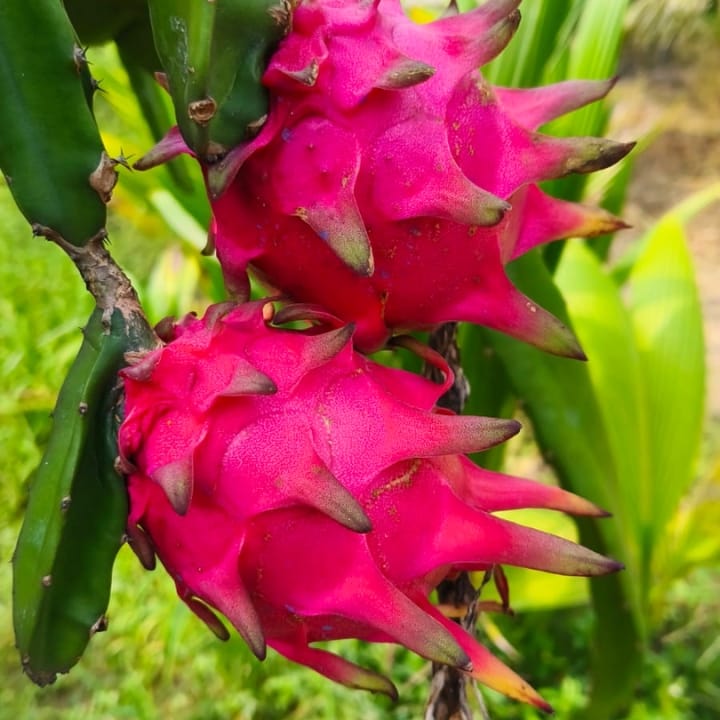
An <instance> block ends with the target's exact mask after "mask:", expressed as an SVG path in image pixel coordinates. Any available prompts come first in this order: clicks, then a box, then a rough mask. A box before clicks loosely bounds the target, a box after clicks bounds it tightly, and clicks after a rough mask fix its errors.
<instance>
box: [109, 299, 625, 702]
mask: <svg viewBox="0 0 720 720" xmlns="http://www.w3.org/2000/svg"><path fill="white" fill-rule="evenodd" d="M303 316H306V317H308V318H309V319H310V320H311V322H309V323H308V322H306V323H304V325H305V327H304V329H293V330H291V329H285V328H281V327H277V325H276V324H277V323H280V322H283V321H285V320H290V319H292V320H294V321H297V320H299V319H301V318H302V317H303ZM273 323H276V324H273ZM166 330H167V328H166ZM352 332H353V327H352V326H351V325H345V326H343V325H340V324H339V323H337V322H333V320H332V318H331V316H329V315H328V314H327V313H325V312H312V311H310V310H308V308H307V307H304V306H300V307H294V306H288V307H286V308H284V309H282V310H280V311H278V312H277V313H275V311H274V307H273V305H272V304H271V303H268V302H265V301H259V302H253V303H248V304H244V305H233V304H231V303H226V304H223V305H218V306H214V307H211V308H210V309H209V310H208V311H207V313H206V315H205V317H204V318H203V319H201V320H200V319H197V318H195V317H193V316H188V317H187V318H186V319H185V320H183V321H182V322H180V323H179V324H177V325H175V326H173V327H172V329H171V331H170V333H169V335H167V336H166V337H168V338H169V342H168V344H167V345H166V346H164V347H162V348H160V349H157V350H155V351H153V352H151V353H149V354H147V355H145V356H143V357H142V358H139V359H138V360H139V361H138V362H136V364H134V365H133V366H132V367H130V368H128V369H126V370H124V371H123V372H122V374H123V376H124V383H125V391H126V408H125V412H126V417H125V421H124V423H123V425H122V427H121V431H120V448H121V453H122V462H123V463H124V465H125V469H126V471H127V472H128V474H129V492H130V516H129V526H128V535H129V537H130V541H131V544H132V545H133V547H134V548H135V549H136V551H137V552H138V554H139V555H140V556H141V558H142V559H143V561H144V563H145V564H146V565H147V566H151V565H152V563H153V560H154V556H153V551H154V552H156V553H157V555H158V557H159V558H160V560H161V561H162V563H163V564H164V565H165V567H166V569H167V571H168V573H169V574H170V575H171V576H172V578H173V579H174V581H175V583H176V587H177V591H178V594H179V595H180V597H181V598H182V599H183V600H184V601H185V602H186V603H187V604H188V605H189V607H190V608H191V609H192V610H193V611H194V612H195V613H197V615H199V616H200V617H201V618H202V619H203V620H205V621H206V622H207V623H208V624H209V625H210V627H211V628H212V629H213V630H214V631H215V632H216V633H217V634H218V635H219V636H220V637H227V630H226V629H225V627H224V625H223V624H222V622H221V621H220V620H219V619H218V618H217V617H216V616H215V614H214V613H213V612H212V610H211V608H213V609H215V610H217V611H219V612H220V613H222V615H224V616H225V617H226V618H227V619H228V620H229V621H230V622H231V623H232V625H233V626H234V627H235V628H236V629H237V631H238V632H239V633H240V634H241V635H242V637H243V638H244V639H245V640H246V641H247V643H248V644H249V646H250V647H251V648H252V650H253V651H254V652H255V654H256V655H258V656H259V657H261V658H262V657H263V656H264V655H265V652H266V645H269V646H270V647H272V648H274V649H276V650H277V651H278V652H280V653H282V654H283V655H285V656H286V657H288V658H290V659H291V660H294V661H296V662H299V663H302V664H305V665H308V666H309V667H311V668H313V669H315V670H317V671H318V672H320V673H322V674H323V675H326V676H327V677H329V678H331V679H333V680H335V681H337V682H340V683H343V684H345V685H348V686H350V687H358V688H365V689H368V690H372V691H378V692H384V693H386V694H388V695H390V696H395V694H396V691H395V688H394V686H393V685H392V683H391V682H390V681H389V680H387V679H386V678H384V677H382V676H380V675H378V674H376V673H375V672H371V671H369V670H366V669H364V668H361V667H358V666H356V665H354V664H352V663H350V662H349V661H347V660H344V659H343V658H341V657H339V656H337V655H334V654H331V653H329V652H328V651H326V650H324V649H321V648H318V647H315V646H314V645H313V643H316V642H321V641H325V640H332V639H342V638H360V639H363V640H366V641H371V642H393V643H399V644H401V645H404V646H406V647H407V648H410V649H411V650H413V651H414V652H416V653H418V654H420V655H422V656H423V657H426V658H429V659H431V660H433V661H435V662H438V663H444V664H447V665H451V666H453V667H457V668H460V669H461V670H463V671H465V672H467V673H469V674H470V675H472V676H473V677H474V678H477V679H478V680H480V681H481V682H483V683H485V684H486V685H488V686H490V687H493V688H495V689H497V690H499V691H501V692H504V693H506V694H507V695H509V696H512V697H514V698H518V699H520V700H524V701H527V702H530V703H533V704H535V705H537V706H538V707H543V708H547V707H548V706H547V704H546V703H545V702H544V701H543V700H542V699H541V698H540V697H539V696H538V695H537V694H536V693H535V692H534V691H533V690H532V689H531V688H530V687H529V686H528V685H527V684H526V683H525V682H524V681H523V680H522V679H521V678H520V677H519V676H517V675H516V674H515V673H514V672H513V671H511V670H510V669H508V668H507V667H505V666H504V665H503V664H502V663H500V662H499V661H498V660H496V659H495V658H494V657H493V656H492V655H491V654H490V653H489V652H488V651H487V650H486V649H485V648H484V647H483V646H482V645H481V644H479V643H478V642H477V641H476V640H475V639H474V638H473V637H472V636H471V635H470V634H468V633H466V632H465V631H464V630H463V629H461V628H460V626H459V625H457V624H455V623H454V622H452V621H450V620H449V619H447V618H445V617H444V616H443V615H442V614H441V613H440V612H439V611H438V609H437V608H435V607H434V606H433V605H431V604H430V603H429V602H428V599H427V598H428V594H429V593H430V591H431V590H432V589H434V588H435V587H436V585H437V584H438V583H439V582H440V581H442V580H443V579H445V578H447V577H449V576H452V574H453V573H456V572H457V571H460V570H470V571H473V570H476V571H477V570H479V571H483V570H488V569H491V568H492V567H493V566H495V565H497V564H501V563H507V564H511V565H518V566H523V567H528V568H535V569H538V570H544V571H548V572H554V573H561V574H569V575H598V574H603V573H607V572H610V571H613V570H616V569H618V567H619V565H618V563H616V562H614V561H612V560H609V559H607V558H604V557H602V556H600V555H598V554H596V553H594V552H592V551H590V550H587V549H585V548H583V547H581V546H578V545H576V544H574V543H572V542H569V541H567V540H564V539H561V538H559V537H555V536H552V535H548V534H545V533H542V532H540V531H537V530H532V529H530V528H526V527H523V526H521V525H517V524H514V523H512V522H510V521H508V520H506V519H501V518H498V517H496V516H494V515H493V514H492V513H493V512H494V511H498V510H509V509H515V508H520V507H541V508H553V509H558V510H563V511H567V512H572V513H576V514H585V515H602V511H600V510H599V509H598V508H597V507H596V506H595V505H593V504H592V503H590V502H587V501H585V500H583V499H581V498H579V497H577V496H575V495H572V494H570V493H568V492H565V491H563V490H561V489H559V488H557V487H550V486H546V485H542V484H539V483H534V482H532V481H529V480H524V479H521V478H516V477H511V476H508V475H502V474H499V473H494V472H489V471H486V470H483V469H481V468H479V467H477V466H475V465H474V464H473V463H472V462H470V461H469V460H468V459H467V458H466V457H465V456H464V453H469V452H475V451H478V450H482V449H484V448H487V447H489V446H491V445H494V444H496V443H499V442H502V441H503V440H505V439H506V438H508V437H509V436H511V435H513V434H515V433H516V432H517V430H518V427H519V426H518V423H516V422H515V421H513V420H497V419H492V418H483V417H472V416H456V415H453V414H449V413H448V412H447V411H443V410H440V409H438V408H436V407H435V402H436V400H437V399H438V397H439V396H440V395H441V394H442V393H443V392H444V391H445V390H446V389H447V387H448V384H449V383H451V382H452V377H451V373H450V371H449V370H448V368H447V366H446V365H445V364H444V361H443V360H442V358H440V357H439V356H438V357H435V358H433V357H432V356H431V359H432V360H433V362H435V363H436V364H437V366H438V367H439V368H440V369H442V370H444V373H445V377H446V381H445V383H443V384H441V385H439V384H436V383H433V382H431V381H429V380H427V379H424V378H422V377H419V376H416V375H413V374H411V373H408V372H406V371H404V370H397V369H393V368H389V367H385V366H383V365H380V364H377V363H375V362H373V361H372V360H370V359H368V358H366V357H365V356H363V355H361V354H360V353H358V352H357V351H355V350H354V349H353V347H352V342H351V336H352Z"/></svg>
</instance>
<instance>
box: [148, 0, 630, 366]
mask: <svg viewBox="0 0 720 720" xmlns="http://www.w3.org/2000/svg"><path fill="white" fill-rule="evenodd" d="M518 5H519V0H490V1H489V2H487V3H485V4H483V5H482V6H481V7H479V8H477V9H476V10H473V11H471V12H468V13H462V14H458V15H454V16H450V17H445V18H442V19H439V20H436V21H435V22H432V23H429V24H427V25H418V24H415V23H413V22H412V21H410V20H409V19H408V18H407V17H406V16H405V15H404V14H403V12H402V9H401V8H400V4H399V2H398V0H379V1H377V0H376V1H375V2H357V1H356V0H302V1H301V2H300V3H299V4H298V5H297V7H296V8H295V10H294V13H293V21H292V29H291V31H290V32H289V34H288V35H287V37H286V38H285V39H284V40H283V41H282V43H281V44H280V47H279V48H278V50H277V52H276V53H275V54H274V56H273V57H272V59H271V61H270V64H269V66H268V68H267V71H266V73H265V75H264V78H263V82H264V84H265V85H266V86H267V88H268V91H269V93H270V101H271V107H270V112H269V116H268V119H267V122H266V123H265V125H264V126H263V128H262V130H261V131H260V133H259V134H258V135H257V137H255V138H254V139H252V140H249V141H248V142H246V143H244V144H242V145H241V146H239V147H238V148H235V149H234V150H233V151H231V152H230V154H229V155H228V156H227V157H226V158H225V159H224V160H223V161H222V162H219V163H217V164H215V165H212V166H208V167H205V168H204V171H205V174H206V179H207V183H208V190H209V193H210V197H211V201H212V209H213V214H214V219H213V223H212V228H211V231H212V234H213V236H214V240H215V244H216V248H217V253H218V257H219V259H220V262H221V264H222V266H223V269H224V273H225V277H226V279H227V282H228V285H229V287H231V288H233V289H234V290H235V291H237V293H238V296H239V297H242V295H243V293H244V291H245V288H246V287H247V279H246V273H247V270H248V267H249V266H250V267H252V268H253V270H254V272H255V273H256V274H257V275H258V276H260V277H261V278H262V279H263V280H264V281H265V282H266V284H267V285H268V286H270V287H272V288H278V289H280V290H281V291H282V292H283V293H286V294H287V295H288V296H290V297H291V298H293V299H294V300H296V301H300V302H309V303H317V304H320V305H322V306H323V307H325V308H327V309H328V310H330V311H331V312H333V313H334V314H335V315H337V316H338V317H341V318H342V319H344V320H346V321H352V322H354V323H355V324H356V332H355V339H354V342H355V344H356V347H358V348H359V349H360V350H363V351H372V350H375V349H377V348H379V347H381V346H382V345H383V344H384V343H385V342H386V341H387V339H388V337H389V336H390V335H391V334H392V333H394V332H395V331H396V330H408V329H422V328H428V327H431V326H434V325H436V324H439V323H442V322H446V321H459V320H465V321H470V322H474V323H479V324H482V325H485V326H488V327H491V328H495V329H497V330H500V331H503V332H505V333H508V334H510V335H512V336H514V337H516V338H519V339H521V340H524V341H526V342H529V343H532V344H534V345H536V346H538V347H540V348H543V349H544V350H547V351H548V352H552V353H556V354H559V355H566V356H571V357H582V351H581V350H580V348H579V346H578V344H577V341H576V339H575V338H574V336H573V334H572V332H571V331H570V330H569V329H568V328H567V327H565V326H564V325H563V324H562V323H561V322H560V321H559V320H557V319H556V318H555V317H553V316H552V315H550V314H549V313H548V312H546V311H545V310H543V309H542V308H540V307H538V306H537V305H536V304H535V303H534V302H533V301H532V300H530V299H529V298H527V297H526V296H524V295H523V294H522V293H520V292H519V291H518V290H517V289H516V288H515V287H514V286H513V285H512V283H511V282H510V280H509V279H508V277H507V275H506V273H505V265H506V263H507V262H509V261H510V260H512V259H514V258H516V257H518V256H519V255H521V254H523V253H525V252H527V251H528V250H530V249H532V248H534V247H536V246H538V245H541V244H543V243H547V242H549V241H552V240H556V239H559V238H565V237H569V236H586V237H590V236H593V235H597V234H601V233H606V232H612V231H614V230H617V229H619V228H621V227H623V223H622V222H621V221H620V220H618V219H617V218H616V217H614V216H612V215H610V214H609V213H607V212H606V211H604V210H601V209H598V208H591V207H586V206H583V205H579V204H575V203H570V202H566V201H562V200H558V199H554V198H552V197H550V196H549V195H547V194H546V193H544V192H543V191H542V190H540V189H539V187H538V185H537V183H538V182H539V181H542V180H547V179H552V178H558V177H562V176H564V175H567V174H569V173H587V172H591V171H594V170H597V169H600V168H603V167H606V166H608V165H611V164H613V163H615V162H616V161H618V160H619V159H620V158H622V157H623V156H624V155H625V154H626V153H627V152H628V151H629V150H630V148H631V147H632V145H631V144H621V143H616V142H613V141H610V140H603V139H598V138H555V137H551V136H547V135H543V134H541V133H538V132H537V128H538V127H539V126H540V125H542V124H543V123H546V122H548V121H549V120H552V119H553V118H555V117H558V116H560V115H562V114H564V113H567V112H569V111H571V110H574V109H576V108H578V107H581V106H583V105H586V104H587V103H590V102H592V101H595V100H598V99H599V98H601V97H603V96H604V95H605V94H606V93H607V91H608V90H609V89H610V87H611V85H612V82H599V81H569V82H564V83H560V84H556V85H552V86H548V87H543V88H532V89H523V90H520V89H505V88H500V87H493V86H491V85H490V84H489V83H487V82H486V81H485V80H484V79H483V77H482V74H481V73H480V71H479V70H478V69H477V68H479V67H480V66H481V65H483V64H485V63H486V62H488V61H489V60H491V59H492V58H493V57H495V56H496V55H497V54H498V53H499V52H500V51H501V50H502V49H503V48H504V46H505V45H506V43H507V42H508V41H509V40H510V38H511V37H512V34H513V32H514V31H515V29H516V27H517V25H518V22H519V12H518V10H517V6H518ZM161 146H162V147H161V148H159V149H158V153H159V154H161V155H162V154H163V148H164V153H165V156H169V155H171V154H173V153H174V152H178V151H181V150H182V149H183V146H182V143H181V142H178V135H177V132H176V131H173V132H171V134H170V135H169V136H168V138H166V140H165V141H163V143H161ZM151 155H152V153H151ZM148 164H152V160H148V161H147V162H146V166H147V165H148Z"/></svg>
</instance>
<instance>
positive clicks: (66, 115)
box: [0, 0, 116, 246]
mask: <svg viewBox="0 0 720 720" xmlns="http://www.w3.org/2000/svg"><path fill="white" fill-rule="evenodd" d="M88 83H89V74H88V72H87V67H86V59H85V57H84V53H83V52H82V50H81V48H80V46H79V44H78V42H77V40H76V37H75V34H74V31H73V28H72V25H71V24H70V21H69V20H68V16H67V14H66V13H65V11H64V9H63V6H62V3H61V2H59V1H58V0H5V1H4V2H2V3H0V97H2V105H3V112H2V113H0V169H2V172H3V174H4V175H5V178H6V180H7V183H8V185H9V187H10V190H11V192H12V194H13V197H14V198H15V202H16V203H17V204H18V207H19V208H20V210H21V211H22V213H23V215H25V217H26V218H27V219H28V221H29V222H30V223H31V224H32V225H33V226H36V227H37V228H38V229H39V231H40V232H44V231H45V230H44V229H46V228H49V229H50V231H52V233H54V234H57V235H60V236H61V237H62V238H64V239H65V240H66V241H67V242H69V243H71V244H72V245H77V246H81V245H85V244H86V243H87V242H88V240H90V238H92V237H93V236H95V235H97V234H98V232H100V231H101V230H102V229H103V228H104V226H105V217H106V211H105V202H106V201H107V199H108V198H109V194H110V192H111V190H112V187H113V185H114V182H115V178H116V173H115V170H114V167H113V163H112V161H110V160H109V158H108V157H107V155H106V154H105V152H104V148H103V144H102V140H101V138H100V134H99V132H98V129H97V126H96V125H95V120H94V118H93V114H92V110H91V108H90V107H89V104H88V98H87V97H86V93H88V92H89V94H90V95H91V94H92V87H90V86H89V85H88Z"/></svg>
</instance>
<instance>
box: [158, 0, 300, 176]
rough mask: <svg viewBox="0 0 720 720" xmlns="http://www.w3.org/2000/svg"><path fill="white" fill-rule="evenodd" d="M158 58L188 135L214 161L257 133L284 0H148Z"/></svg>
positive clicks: (284, 15) (285, 17)
mask: <svg viewBox="0 0 720 720" xmlns="http://www.w3.org/2000/svg"><path fill="white" fill-rule="evenodd" d="M149 6H150V17H151V22H152V28H153V35H154V37H155V46H156V48H157V51H158V54H159V56H160V60H161V62H162V64H163V68H164V70H165V73H166V74H167V78H168V84H169V89H170V94H171V96H172V99H173V104H174V106H175V112H176V115H177V120H178V125H179V126H180V130H181V132H182V135H183V137H184V138H185V141H186V142H187V144H188V145H189V147H190V148H192V150H193V151H194V152H195V153H196V154H197V155H198V156H199V157H201V158H203V159H204V160H206V161H208V162H212V161H213V160H216V159H217V158H219V157H222V156H223V155H224V154H225V153H226V152H227V151H228V150H230V149H231V148H233V147H235V146H236V145H238V144H239V143H240V142H242V141H244V140H247V139H248V137H250V136H251V135H252V134H253V133H254V132H256V131H257V130H258V129H259V128H260V126H261V125H262V123H263V122H264V117H265V115H266V113H267V109H268V101H267V95H266V91H265V89H264V87H263V86H262V84H261V82H260V78H261V77H262V74H263V72H264V70H265V65H266V63H267V59H268V56H269V53H270V52H271V50H272V49H273V48H274V46H275V45H276V44H277V43H278V42H279V40H280V39H281V38H282V36H283V34H284V33H285V31H286V29H287V26H288V23H289V13H290V3H289V2H288V0H216V1H215V2H197V0H149Z"/></svg>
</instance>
